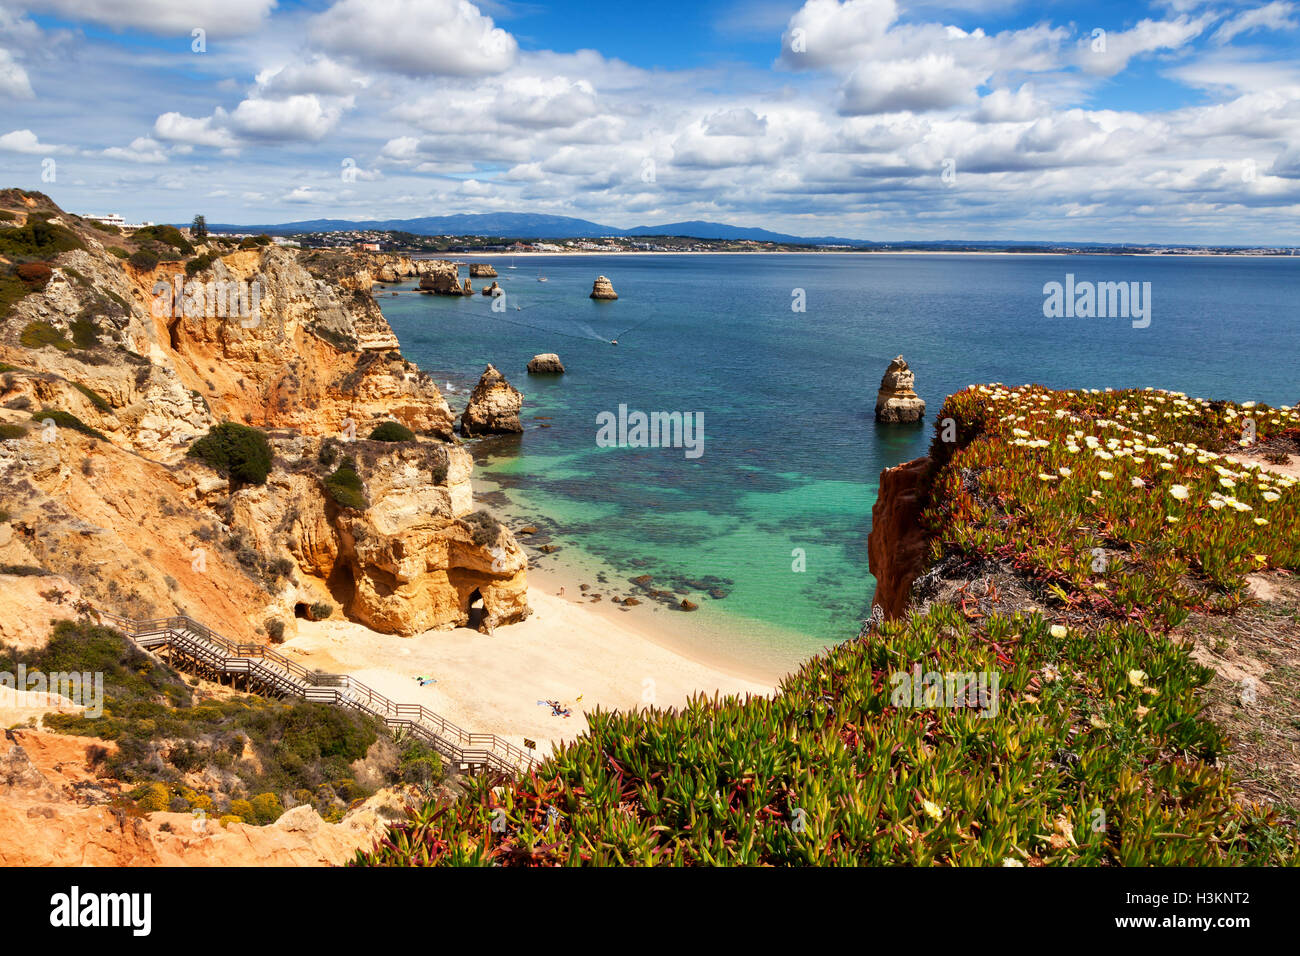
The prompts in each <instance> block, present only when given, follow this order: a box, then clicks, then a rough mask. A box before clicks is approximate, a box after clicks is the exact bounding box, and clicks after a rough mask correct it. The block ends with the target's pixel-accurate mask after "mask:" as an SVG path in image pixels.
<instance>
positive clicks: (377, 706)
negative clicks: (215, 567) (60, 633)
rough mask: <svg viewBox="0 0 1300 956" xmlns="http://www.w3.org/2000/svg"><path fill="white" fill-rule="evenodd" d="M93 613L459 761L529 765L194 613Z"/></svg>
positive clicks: (436, 718)
mask: <svg viewBox="0 0 1300 956" xmlns="http://www.w3.org/2000/svg"><path fill="white" fill-rule="evenodd" d="M95 615H96V616H97V617H98V618H99V620H100V622H101V623H103V624H106V625H109V626H113V627H116V628H117V629H118V630H120V631H121V632H122V633H123V634H125V635H126V636H127V637H129V638H130V639H131V640H133V641H138V640H139V639H141V638H145V637H162V638H164V639H165V641H166V642H167V644H168V645H169V646H172V647H176V648H178V649H179V650H182V651H184V652H185V653H187V654H190V655H191V656H195V657H200V658H202V659H207V660H209V661H210V662H213V663H214V664H216V665H218V670H220V671H222V672H225V673H242V674H246V675H247V676H249V677H250V678H252V677H254V676H256V677H257V678H258V680H259V681H260V682H262V683H265V684H271V685H273V686H275V687H276V689H277V690H281V691H284V688H285V687H286V686H287V687H289V688H291V689H292V693H293V694H294V696H297V697H303V698H306V697H308V696H310V697H311V699H312V700H320V699H322V692H328V699H329V700H330V702H332V703H334V704H337V705H339V706H345V707H350V708H352V709H354V710H360V711H364V712H366V713H369V714H373V715H374V716H376V717H378V718H380V719H381V720H383V721H384V723H385V724H386V725H387V726H389V727H390V728H395V727H402V728H406V729H409V730H411V731H413V732H415V733H417V734H419V735H420V736H421V737H423V738H424V739H426V740H427V741H429V743H430V744H432V745H433V747H434V749H435V750H437V751H438V752H439V753H441V754H442V755H443V756H445V757H448V758H450V759H452V760H454V761H456V762H458V763H462V764H467V765H469V766H471V767H474V766H477V767H489V768H491V769H494V770H500V771H502V772H505V773H515V772H519V771H525V772H526V771H528V770H530V769H532V767H533V764H534V758H533V757H532V756H531V755H530V754H528V753H525V752H524V751H523V750H522V749H520V748H519V747H516V746H515V745H514V744H512V743H510V741H508V740H506V739H504V738H502V737H498V736H497V735H496V734H471V733H469V732H467V731H465V730H462V729H461V728H460V727H458V726H456V725H455V724H453V723H452V722H451V721H449V720H447V719H446V718H445V717H443V716H441V715H439V714H436V713H434V712H433V711H431V710H429V709H428V708H427V707H425V706H424V705H423V704H399V703H397V702H396V701H393V700H390V699H389V698H387V697H385V696H384V695H383V694H380V693H379V692H377V691H375V690H372V689H371V688H370V687H368V686H367V685H365V684H363V683H361V682H360V681H358V680H356V679H355V678H354V677H352V676H350V675H348V674H326V673H323V672H321V671H311V670H308V669H307V668H306V667H303V666H302V665H301V664H299V663H298V662H297V661H295V660H292V659H290V658H288V657H286V656H285V655H283V654H281V653H279V652H278V651H276V650H273V649H272V648H269V647H267V646H266V645H264V644H248V643H239V642H235V641H231V640H229V639H227V638H225V637H222V636H221V635H220V634H218V633H217V632H216V631H214V630H212V629H211V628H209V627H207V626H205V625H203V624H200V623H199V622H198V621H196V620H194V619H193V618H190V617H186V616H184V615H178V616H175V617H165V618H152V619H150V620H144V621H136V620H132V619H131V618H128V617H122V616H121V615H119V614H113V613H111V612H109V611H101V610H99V609H95ZM268 662H270V663H271V664H274V665H277V666H279V667H282V668H283V669H284V671H285V673H280V672H278V671H276V670H273V669H272V668H271V667H269V666H268ZM237 665H242V669H233V670H232V668H235V667H236V666H237ZM255 668H256V671H257V672H256V673H255V671H254V669H255Z"/></svg>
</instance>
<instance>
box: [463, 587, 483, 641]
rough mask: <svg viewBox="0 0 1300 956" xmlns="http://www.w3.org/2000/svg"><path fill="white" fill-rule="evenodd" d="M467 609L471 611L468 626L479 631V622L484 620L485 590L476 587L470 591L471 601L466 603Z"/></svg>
mask: <svg viewBox="0 0 1300 956" xmlns="http://www.w3.org/2000/svg"><path fill="white" fill-rule="evenodd" d="M466 610H468V611H469V622H468V624H467V626H468V627H472V628H473V629H474V630H476V631H477V630H478V626H479V624H481V623H482V621H483V614H484V608H483V592H482V591H480V590H479V589H478V588H475V589H474V590H473V591H471V592H470V595H469V603H468V604H467V605H466Z"/></svg>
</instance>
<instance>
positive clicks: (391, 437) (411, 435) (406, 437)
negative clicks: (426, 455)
mask: <svg viewBox="0 0 1300 956" xmlns="http://www.w3.org/2000/svg"><path fill="white" fill-rule="evenodd" d="M370 440H371V441H384V442H404V441H415V432H413V431H411V430H410V429H409V428H407V427H406V426H405V425H403V424H402V423H401V422H384V423H383V424H382V425H380V426H379V427H378V428H376V429H375V430H374V431H372V432H371V433H370Z"/></svg>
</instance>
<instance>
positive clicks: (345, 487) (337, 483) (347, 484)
mask: <svg viewBox="0 0 1300 956" xmlns="http://www.w3.org/2000/svg"><path fill="white" fill-rule="evenodd" d="M325 490H326V491H328V492H329V495H330V497H331V498H333V499H334V503H335V504H337V505H338V506H339V507H340V508H353V509H355V510H357V511H365V510H366V509H367V508H369V507H370V502H368V501H367V500H366V493H365V485H364V484H363V483H362V481H361V476H360V475H358V474H357V466H356V463H355V462H354V461H352V460H351V459H346V460H344V461H343V463H342V464H340V465H339V467H338V469H337V470H335V471H334V473H333V474H331V475H330V476H329V477H327V478H326V479H325Z"/></svg>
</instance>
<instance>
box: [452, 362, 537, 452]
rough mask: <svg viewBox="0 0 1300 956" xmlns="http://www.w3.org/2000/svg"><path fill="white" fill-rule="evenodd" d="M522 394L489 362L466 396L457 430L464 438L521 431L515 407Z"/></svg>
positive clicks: (516, 407)
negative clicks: (466, 401)
mask: <svg viewBox="0 0 1300 956" xmlns="http://www.w3.org/2000/svg"><path fill="white" fill-rule="evenodd" d="M523 404H524V396H523V393H522V392H520V391H519V389H517V388H515V387H514V386H513V385H511V384H510V383H509V382H507V381H506V377H505V376H504V375H502V374H501V373H500V372H498V371H497V370H496V367H495V366H492V365H489V366H488V367H487V368H485V369H484V370H483V375H482V377H480V378H479V380H478V384H477V385H475V386H474V391H473V392H472V393H471V394H470V396H469V404H468V405H467V406H466V407H465V412H464V414H462V415H461V416H460V433H461V434H462V435H464V436H465V437H466V438H477V437H478V436H480V435H509V434H514V433H517V432H522V431H523V430H524V426H523V425H522V424H520V422H519V409H521V408H522V407H523Z"/></svg>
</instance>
